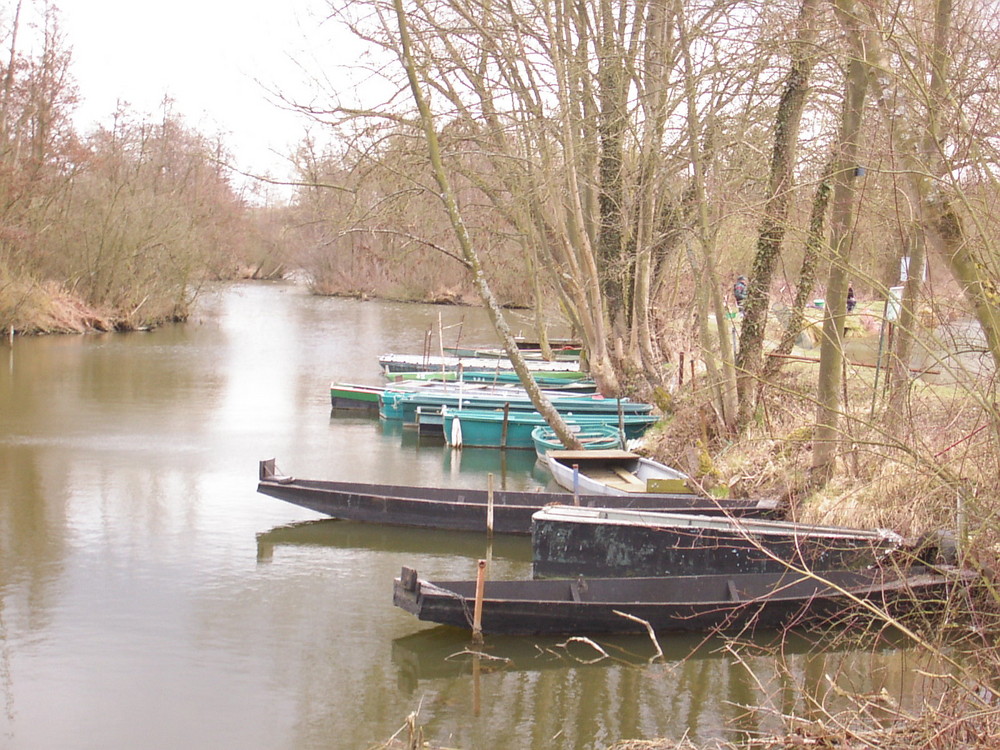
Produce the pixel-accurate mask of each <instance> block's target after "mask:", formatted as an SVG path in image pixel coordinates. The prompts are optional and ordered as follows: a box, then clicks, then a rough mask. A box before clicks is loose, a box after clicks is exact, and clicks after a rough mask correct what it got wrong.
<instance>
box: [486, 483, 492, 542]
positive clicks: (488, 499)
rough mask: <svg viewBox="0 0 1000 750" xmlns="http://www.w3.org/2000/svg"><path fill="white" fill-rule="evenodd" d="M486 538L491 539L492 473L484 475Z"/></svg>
mask: <svg viewBox="0 0 1000 750" xmlns="http://www.w3.org/2000/svg"><path fill="white" fill-rule="evenodd" d="M486 538H487V539H492V538H493V473H492V472H490V473H489V474H487V475H486Z"/></svg>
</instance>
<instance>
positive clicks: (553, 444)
mask: <svg viewBox="0 0 1000 750" xmlns="http://www.w3.org/2000/svg"><path fill="white" fill-rule="evenodd" d="M569 429H570V432H572V433H573V435H574V437H576V439H577V440H579V441H580V444H581V445H582V446H583V449H584V450H609V449H612V448H618V449H622V448H624V447H625V445H624V441H623V440H622V433H621V430H619V429H618V426H617V425H610V424H599V425H586V426H585V425H569ZM531 441H532V442H533V443H534V444H535V453H536V454H537V455H538V457H539V458H544V457H545V454H546V453H548V452H549V451H555V450H563V444H562V441H561V440H559V437H558V436H557V435H556V431H555V430H553V429H552V428H551V427H549V426H548V425H539V426H538V427H535V428H534V429H533V430H532V431H531Z"/></svg>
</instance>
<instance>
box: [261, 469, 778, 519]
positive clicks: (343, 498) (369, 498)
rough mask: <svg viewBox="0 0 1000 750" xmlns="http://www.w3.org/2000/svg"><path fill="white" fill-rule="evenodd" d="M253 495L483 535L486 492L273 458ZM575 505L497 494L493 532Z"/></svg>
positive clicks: (527, 494)
mask: <svg viewBox="0 0 1000 750" xmlns="http://www.w3.org/2000/svg"><path fill="white" fill-rule="evenodd" d="M257 491H258V492H260V493H263V494H265V495H270V496H271V497H276V498H278V499H279V500H284V501H286V502H289V503H293V504H295V505H300V506H302V507H303V508H309V509H310V510H315V511H317V512H319V513H325V514H326V515H328V516H332V517H334V518H341V519H345V520H349V521H361V522H365V523H381V524H390V525H395V526H416V527H421V528H430V529H452V530H459V531H485V530H486V520H487V506H488V497H489V492H488V491H487V490H475V489H443V488H436V487H407V486H399V485H385V484H364V483H359V482H338V481H328V480H312V479H295V478H293V477H288V476H282V475H279V474H278V473H277V472H276V470H275V463H274V459H268V460H266V461H261V462H260V480H259V483H258V485H257ZM578 499H579V504H580V505H581V506H600V507H615V508H635V509H643V510H659V511H663V512H670V511H685V512H689V513H690V512H697V513H702V514H722V515H725V514H736V515H751V516H762V515H770V514H774V513H775V512H776V511H777V503H776V502H775V501H773V500H714V499H712V498H704V497H698V496H695V495H672V494H657V493H644V494H641V495H630V496H622V497H610V496H608V495H579V496H578ZM573 501H574V497H573V495H569V494H567V493H564V492H542V491H539V492H531V491H515V490H495V491H494V492H493V530H494V532H496V533H498V534H530V533H531V516H532V514H533V513H535V512H536V511H538V510H541V509H542V507H544V506H545V505H549V504H551V503H566V502H573Z"/></svg>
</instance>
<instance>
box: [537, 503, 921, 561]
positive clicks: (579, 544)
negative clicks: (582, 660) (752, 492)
mask: <svg viewBox="0 0 1000 750" xmlns="http://www.w3.org/2000/svg"><path fill="white" fill-rule="evenodd" d="M904 546H907V545H906V542H905V540H904V539H903V537H902V536H900V535H899V534H897V533H896V532H894V531H889V530H887V529H874V530H866V529H851V528H844V527H840V526H819V525H814V524H801V523H793V522H790V521H773V520H766V519H751V518H727V517H724V516H715V517H712V516H704V515H698V514H694V513H692V514H685V513H657V512H655V511H654V512H645V511H633V510H623V509H612V508H594V507H592V508H575V507H572V506H570V505H550V506H546V507H545V508H542V509H541V510H540V511H538V512H537V513H535V515H534V516H533V517H532V528H531V548H532V570H533V572H534V575H535V576H536V577H566V576H576V575H584V576H614V577H627V576H637V577H639V576H686V575H694V574H698V573H719V574H723V573H725V574H732V573H740V574H742V573H781V572H783V571H785V570H787V569H788V568H789V567H793V568H795V569H801V570H833V569H848V568H862V567H865V566H870V565H875V564H881V563H884V562H885V561H886V560H887V559H888V558H889V557H890V556H891V555H892V553H893V552H895V551H896V550H899V549H901V548H903V547H904Z"/></svg>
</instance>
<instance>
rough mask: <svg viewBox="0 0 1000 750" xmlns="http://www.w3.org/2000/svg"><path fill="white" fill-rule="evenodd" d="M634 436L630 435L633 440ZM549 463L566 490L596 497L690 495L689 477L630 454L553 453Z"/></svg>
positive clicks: (610, 451) (606, 451)
mask: <svg viewBox="0 0 1000 750" xmlns="http://www.w3.org/2000/svg"><path fill="white" fill-rule="evenodd" d="M632 437H634V436H632V435H628V434H626V438H628V439H631V438H632ZM545 463H546V466H548V469H549V471H550V472H551V474H552V478H553V479H555V480H556V484H558V485H559V486H560V487H562V488H563V489H566V490H569V491H570V492H583V493H586V494H592V495H624V494H629V493H636V492H690V491H691V490H690V489H688V487H687V475H686V474H684V472H682V471H679V470H677V469H674V468H671V467H670V466H667V465H666V464H662V463H660V462H659V461H654V460H653V459H651V458H645V457H643V456H640V455H639V454H638V453H633V452H631V451H626V450H603V451H549V452H548V453H546V454H545Z"/></svg>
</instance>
